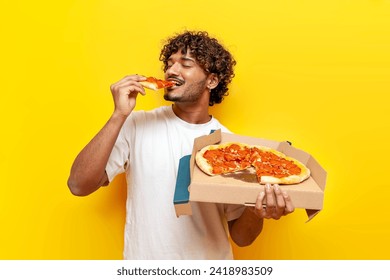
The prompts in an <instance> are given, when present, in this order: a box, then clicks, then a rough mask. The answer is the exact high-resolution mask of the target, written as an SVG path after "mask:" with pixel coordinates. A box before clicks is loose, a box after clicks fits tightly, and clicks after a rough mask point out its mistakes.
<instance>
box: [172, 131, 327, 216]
mask: <svg viewBox="0 0 390 280" xmlns="http://www.w3.org/2000/svg"><path fill="white" fill-rule="evenodd" d="M225 142H240V143H246V144H249V145H262V146H267V147H270V148H273V149H275V150H278V151H280V152H282V153H284V154H285V155H287V156H289V157H292V158H295V159H297V160H299V161H300V162H302V163H303V164H305V165H306V166H307V167H308V168H309V169H310V171H311V176H310V177H309V178H308V179H307V180H305V181H303V182H301V183H299V184H294V185H280V188H281V189H282V190H285V191H286V192H287V193H288V194H289V195H290V197H291V200H292V202H293V204H294V206H295V208H303V209H306V213H307V215H308V217H309V220H308V221H310V220H311V219H312V218H313V217H314V216H315V215H317V214H318V213H319V211H320V210H321V209H322V207H323V200H324V190H325V184H326V176H327V174H326V171H325V170H324V169H323V168H322V167H321V166H320V165H319V163H318V162H317V161H316V160H315V159H314V158H313V157H312V156H311V155H310V154H308V153H306V152H304V151H302V150H299V149H297V148H294V147H292V146H291V145H290V144H289V143H288V142H277V141H271V140H265V139H260V138H253V137H248V136H241V135H237V134H230V133H223V132H221V130H217V131H214V132H213V133H211V134H209V135H205V136H201V137H198V138H196V139H195V140H194V147H193V151H192V154H191V155H188V156H185V157H183V158H182V159H181V160H180V164H179V171H178V178H177V182H176V189H175V197H174V205H175V211H176V215H177V216H178V217H179V216H181V215H191V214H192V212H191V201H198V202H212V203H228V204H242V205H254V204H255V201H256V198H257V196H258V194H259V193H260V192H261V191H262V190H264V185H260V184H259V183H258V181H257V178H256V174H255V173H254V170H250V169H247V170H244V171H241V172H235V173H230V174H225V175H217V176H209V175H207V174H205V173H204V172H203V171H201V170H200V169H199V168H198V166H197V165H196V162H195V155H196V153H197V152H198V151H199V150H200V149H202V148H203V147H205V146H207V145H213V144H217V143H225Z"/></svg>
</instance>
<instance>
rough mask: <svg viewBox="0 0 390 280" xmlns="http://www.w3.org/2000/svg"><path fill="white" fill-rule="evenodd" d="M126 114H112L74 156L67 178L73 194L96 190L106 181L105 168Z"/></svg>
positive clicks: (80, 194)
mask: <svg viewBox="0 0 390 280" xmlns="http://www.w3.org/2000/svg"><path fill="white" fill-rule="evenodd" d="M125 120H126V116H123V115H119V114H113V115H112V116H111V118H110V119H109V120H108V122H107V123H106V124H105V125H104V127H103V128H102V129H101V130H100V131H99V133H98V134H97V135H96V136H95V137H94V138H93V139H92V140H91V141H90V142H89V143H88V144H87V145H86V146H85V147H84V149H83V150H82V151H81V152H80V153H79V154H78V156H77V157H76V159H75V161H74V163H73V165H72V168H71V172H70V176H69V179H68V186H69V189H70V190H71V192H72V193H73V194H75V195H79V196H83V195H88V194H90V193H92V192H94V191H96V190H97V189H98V188H99V187H100V186H102V185H103V184H104V183H105V182H104V181H106V173H105V168H106V165H107V162H108V159H109V156H110V154H111V151H112V148H113V147H114V144H115V141H116V139H117V137H118V134H119V131H120V129H121V127H122V125H123V123H124V121H125Z"/></svg>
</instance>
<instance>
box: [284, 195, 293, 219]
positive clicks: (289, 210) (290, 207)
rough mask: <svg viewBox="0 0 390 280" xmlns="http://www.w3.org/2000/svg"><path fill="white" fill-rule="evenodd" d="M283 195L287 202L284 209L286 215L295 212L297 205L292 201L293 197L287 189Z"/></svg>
mask: <svg viewBox="0 0 390 280" xmlns="http://www.w3.org/2000/svg"><path fill="white" fill-rule="evenodd" d="M282 195H283V198H284V202H285V203H286V207H285V209H284V215H287V214H290V213H292V212H294V210H295V207H294V204H293V203H292V201H291V197H290V196H289V195H288V194H287V193H286V192H285V191H283V192H282Z"/></svg>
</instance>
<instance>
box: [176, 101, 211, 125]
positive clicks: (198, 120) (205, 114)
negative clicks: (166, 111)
mask: <svg viewBox="0 0 390 280" xmlns="http://www.w3.org/2000/svg"><path fill="white" fill-rule="evenodd" d="M172 109H173V112H174V113H175V115H176V116H178V117H179V118H181V119H182V120H183V121H186V122H188V123H193V124H202V123H207V122H209V121H210V120H211V116H210V114H209V110H208V109H209V107H208V106H193V105H187V104H183V103H175V104H173V106H172Z"/></svg>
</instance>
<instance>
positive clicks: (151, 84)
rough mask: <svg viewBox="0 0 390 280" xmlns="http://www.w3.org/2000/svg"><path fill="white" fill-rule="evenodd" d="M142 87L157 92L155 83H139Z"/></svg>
mask: <svg viewBox="0 0 390 280" xmlns="http://www.w3.org/2000/svg"><path fill="white" fill-rule="evenodd" d="M139 83H140V84H141V85H142V86H143V87H146V88H148V89H151V90H158V88H157V85H156V84H155V83H151V82H147V81H141V82H139Z"/></svg>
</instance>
